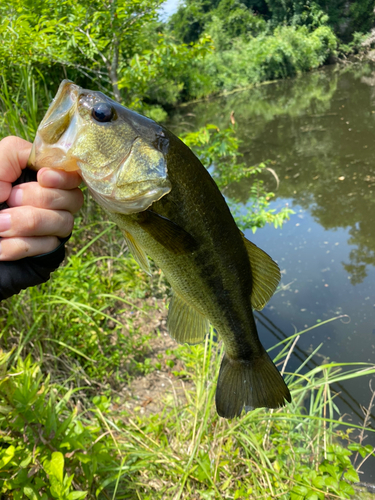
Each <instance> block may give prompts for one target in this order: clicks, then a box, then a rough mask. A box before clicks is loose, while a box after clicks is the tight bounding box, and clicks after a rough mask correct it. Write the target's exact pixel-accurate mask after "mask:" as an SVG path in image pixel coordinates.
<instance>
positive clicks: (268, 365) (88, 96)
mask: <svg viewBox="0 0 375 500" xmlns="http://www.w3.org/2000/svg"><path fill="white" fill-rule="evenodd" d="M28 166H29V167H30V168H33V169H36V170H38V169H40V168H42V167H49V168H55V169H63V170H66V171H78V173H79V174H80V175H81V177H82V179H83V180H84V182H85V183H86V185H87V187H88V189H89V191H90V193H91V195H92V197H93V198H94V200H96V202H97V203H98V204H99V205H101V206H102V208H103V209H104V210H105V212H106V213H107V214H108V216H109V218H110V219H111V220H112V221H114V222H115V223H116V224H117V225H118V227H119V228H120V230H121V232H122V234H123V235H124V238H125V240H126V242H127V244H128V247H129V250H130V252H131V253H132V254H133V256H134V258H135V259H136V260H137V262H138V264H139V265H140V267H141V268H142V269H143V270H144V271H145V272H146V273H148V274H150V273H151V271H150V264H149V258H151V259H152V260H153V261H154V262H155V264H156V265H157V266H159V268H160V269H161V270H162V271H163V273H164V275H165V277H166V279H167V280H168V282H169V283H170V285H171V288H172V299H171V302H170V304H169V310H168V316H167V329H168V331H169V334H170V335H171V337H172V338H173V339H175V340H176V341H177V342H179V343H186V344H197V343H200V342H202V341H204V339H205V337H206V335H207V334H208V333H209V328H210V324H211V325H212V326H213V328H214V329H215V331H216V332H217V335H218V337H219V338H220V339H221V340H222V341H223V343H224V348H225V352H224V355H223V359H222V361H221V367H220V371H219V376H218V381H217V386H216V395H215V402H216V410H217V413H218V414H219V416H221V417H224V418H228V419H229V418H234V417H238V416H240V415H241V413H242V412H243V410H244V409H245V410H246V411H249V410H252V409H255V408H261V407H265V408H279V407H282V406H284V405H285V404H286V403H287V402H291V395H290V392H289V389H288V387H287V385H286V383H285V382H284V379H283V377H282V376H281V374H280V372H279V371H278V369H277V367H276V366H275V365H274V363H273V362H272V360H271V358H270V357H269V355H268V353H267V352H266V350H265V348H264V347H263V345H262V344H261V342H260V339H259V336H258V332H257V327H256V323H255V318H254V312H253V310H254V309H255V310H260V309H262V308H263V307H264V306H265V304H266V303H267V302H268V300H269V299H270V297H271V296H272V295H273V293H274V292H275V290H276V288H277V285H278V283H279V280H280V270H279V267H278V265H277V264H276V263H275V262H274V261H273V260H272V258H271V257H270V256H269V255H268V254H266V253H265V252H264V251H263V250H261V249H260V248H258V247H257V246H256V245H255V244H254V243H252V242H250V241H249V240H248V239H246V238H245V236H244V234H243V233H242V232H241V231H240V230H239V229H238V227H237V225H236V223H235V221H234V219H233V217H232V215H231V212H230V210H229V208H228V206H227V203H226V201H225V199H224V197H223V195H222V194H221V192H220V190H219V189H218V187H217V185H216V183H215V182H214V180H213V179H212V177H211V176H210V174H209V173H208V171H207V169H206V168H205V167H204V166H203V165H202V163H201V162H200V160H199V159H198V158H197V157H196V156H195V154H194V153H193V152H192V151H191V150H190V149H189V148H188V147H187V146H186V145H185V144H184V143H183V142H182V141H181V140H180V139H179V138H178V137H176V136H175V135H174V134H173V133H171V132H170V131H168V130H167V129H166V128H164V127H163V126H161V125H159V124H158V123H156V122H154V121H153V120H151V119H149V118H147V117H145V116H142V115H140V114H138V113H136V112H135V111H132V110H131V109H128V108H126V107H124V106H122V105H121V104H119V103H117V102H116V101H114V100H112V99H111V98H109V97H107V96H106V95H105V94H103V93H102V92H98V91H92V90H88V89H83V88H81V87H79V86H78V85H76V84H74V83H73V82H71V81H69V80H64V81H62V83H61V84H60V87H59V89H58V92H57V94H56V96H55V98H54V99H53V101H52V103H51V105H50V107H49V108H48V110H47V112H46V115H45V116H44V118H43V119H42V121H41V123H40V125H39V127H38V130H37V133H36V137H35V140H34V143H33V147H32V151H31V154H30V158H29V161H28Z"/></svg>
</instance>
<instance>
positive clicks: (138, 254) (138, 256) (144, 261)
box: [122, 230, 151, 276]
mask: <svg viewBox="0 0 375 500" xmlns="http://www.w3.org/2000/svg"><path fill="white" fill-rule="evenodd" d="M122 234H123V235H124V238H125V240H126V243H127V244H128V247H129V251H130V253H131V254H132V255H133V257H134V259H135V260H136V261H137V262H138V264H139V266H140V267H141V268H142V269H143V270H144V272H145V273H147V274H149V275H150V276H151V268H150V263H149V261H148V258H147V255H146V253H145V251H144V250H143V248H141V247H140V246H139V245H138V243H137V241H136V240H135V239H134V238H133V236H132V235H131V234H130V233H128V231H125V230H122Z"/></svg>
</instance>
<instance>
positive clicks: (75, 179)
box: [38, 168, 82, 189]
mask: <svg viewBox="0 0 375 500" xmlns="http://www.w3.org/2000/svg"><path fill="white" fill-rule="evenodd" d="M38 182H39V184H40V185H41V186H43V187H47V188H56V189H74V188H77V187H78V186H79V185H80V184H81V182H82V177H81V176H80V175H79V174H78V172H65V171H64V170H57V169H56V170H53V169H51V168H42V169H40V170H39V171H38Z"/></svg>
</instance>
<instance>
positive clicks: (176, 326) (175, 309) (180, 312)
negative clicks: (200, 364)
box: [167, 293, 209, 344]
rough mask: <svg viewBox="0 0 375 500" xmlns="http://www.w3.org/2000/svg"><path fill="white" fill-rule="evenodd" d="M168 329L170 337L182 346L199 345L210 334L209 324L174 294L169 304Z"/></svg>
mask: <svg viewBox="0 0 375 500" xmlns="http://www.w3.org/2000/svg"><path fill="white" fill-rule="evenodd" d="M167 328H168V332H169V335H170V336H171V337H172V338H173V339H175V340H176V341H177V342H179V343H180V344H199V343H200V342H203V340H204V337H205V336H206V334H207V333H208V329H209V322H208V320H207V319H206V318H205V317H204V316H203V315H202V314H201V313H199V312H198V311H197V310H196V309H195V308H194V307H192V306H191V305H189V304H188V303H187V302H186V301H185V300H184V299H182V298H181V297H180V296H179V295H178V294H176V293H174V294H173V296H172V300H171V302H170V304H169V312H168V318H167Z"/></svg>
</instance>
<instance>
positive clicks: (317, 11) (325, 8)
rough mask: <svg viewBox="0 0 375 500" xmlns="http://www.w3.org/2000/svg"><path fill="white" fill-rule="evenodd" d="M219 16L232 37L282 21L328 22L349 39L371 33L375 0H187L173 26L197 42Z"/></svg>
mask: <svg viewBox="0 0 375 500" xmlns="http://www.w3.org/2000/svg"><path fill="white" fill-rule="evenodd" d="M215 18H216V20H218V21H219V22H222V23H225V24H226V32H227V35H228V37H229V38H233V37H238V36H242V37H243V36H244V35H245V36H256V35H257V34H259V33H260V32H261V31H265V30H266V31H267V30H268V31H269V30H273V29H274V28H275V27H280V26H282V25H289V26H306V27H308V28H309V29H316V28H318V27H319V26H328V27H330V28H331V29H332V30H333V31H334V33H335V34H336V35H337V36H338V37H339V38H340V39H342V40H343V41H344V42H345V43H348V42H349V41H350V40H351V38H352V36H353V34H354V33H355V32H360V33H362V34H364V33H367V32H368V31H369V30H370V29H371V27H372V26H373V22H374V0H357V1H350V2H346V1H345V0H333V1H327V0H243V1H239V0H186V1H185V2H184V3H183V4H181V5H180V7H179V9H178V10H177V12H176V13H175V14H174V15H173V16H172V17H171V20H170V26H171V28H172V29H173V30H174V32H175V33H176V35H177V36H178V37H179V38H180V39H181V40H184V41H185V42H187V41H188V42H193V41H196V40H198V39H199V37H200V36H202V35H203V34H204V33H210V34H211V35H212V32H211V31H210V28H209V27H210V25H211V24H212V22H213V20H214V19H215Z"/></svg>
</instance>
